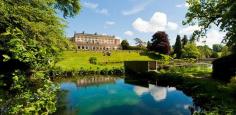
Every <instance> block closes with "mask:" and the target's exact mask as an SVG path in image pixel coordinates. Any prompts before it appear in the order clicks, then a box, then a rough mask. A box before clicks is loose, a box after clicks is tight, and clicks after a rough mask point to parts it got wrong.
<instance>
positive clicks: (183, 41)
mask: <svg viewBox="0 0 236 115" xmlns="http://www.w3.org/2000/svg"><path fill="white" fill-rule="evenodd" d="M187 43H188V37H187V35H184V38H183V39H182V46H183V47H184V46H185V45H186V44H187Z"/></svg>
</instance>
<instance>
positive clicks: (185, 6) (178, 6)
mask: <svg viewBox="0 0 236 115" xmlns="http://www.w3.org/2000/svg"><path fill="white" fill-rule="evenodd" d="M175 7H177V8H188V7H189V4H188V3H183V4H177V5H176V6H175Z"/></svg>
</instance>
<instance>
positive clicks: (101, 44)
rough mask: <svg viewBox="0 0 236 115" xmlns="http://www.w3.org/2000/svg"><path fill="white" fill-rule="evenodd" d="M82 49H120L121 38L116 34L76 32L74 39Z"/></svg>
mask: <svg viewBox="0 0 236 115" xmlns="http://www.w3.org/2000/svg"><path fill="white" fill-rule="evenodd" d="M72 40H73V41H74V42H75V43H76V44H77V46H78V49H80V50H118V49H120V48H121V46H120V40H119V39H116V38H115V36H108V35H98V34H96V33H95V34H85V33H75V34H74V37H73V39H72Z"/></svg>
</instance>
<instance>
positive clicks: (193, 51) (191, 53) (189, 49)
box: [182, 43, 201, 59]
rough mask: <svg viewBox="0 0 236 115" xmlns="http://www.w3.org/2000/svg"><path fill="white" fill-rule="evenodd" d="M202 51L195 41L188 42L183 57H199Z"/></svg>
mask: <svg viewBox="0 0 236 115" xmlns="http://www.w3.org/2000/svg"><path fill="white" fill-rule="evenodd" d="M200 55H201V54H200V51H199V50H198V48H197V46H196V44H194V43H188V44H187V45H185V47H184V48H183V53H182V57H183V58H195V59H196V58H199V57H200Z"/></svg>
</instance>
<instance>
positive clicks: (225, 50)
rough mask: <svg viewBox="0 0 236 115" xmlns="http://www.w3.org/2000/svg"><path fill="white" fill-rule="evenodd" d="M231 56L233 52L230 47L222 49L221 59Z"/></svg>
mask: <svg viewBox="0 0 236 115" xmlns="http://www.w3.org/2000/svg"><path fill="white" fill-rule="evenodd" d="M230 54H231V52H230V50H229V47H228V46H224V47H223V48H222V52H221V57H224V56H228V55H230Z"/></svg>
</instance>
